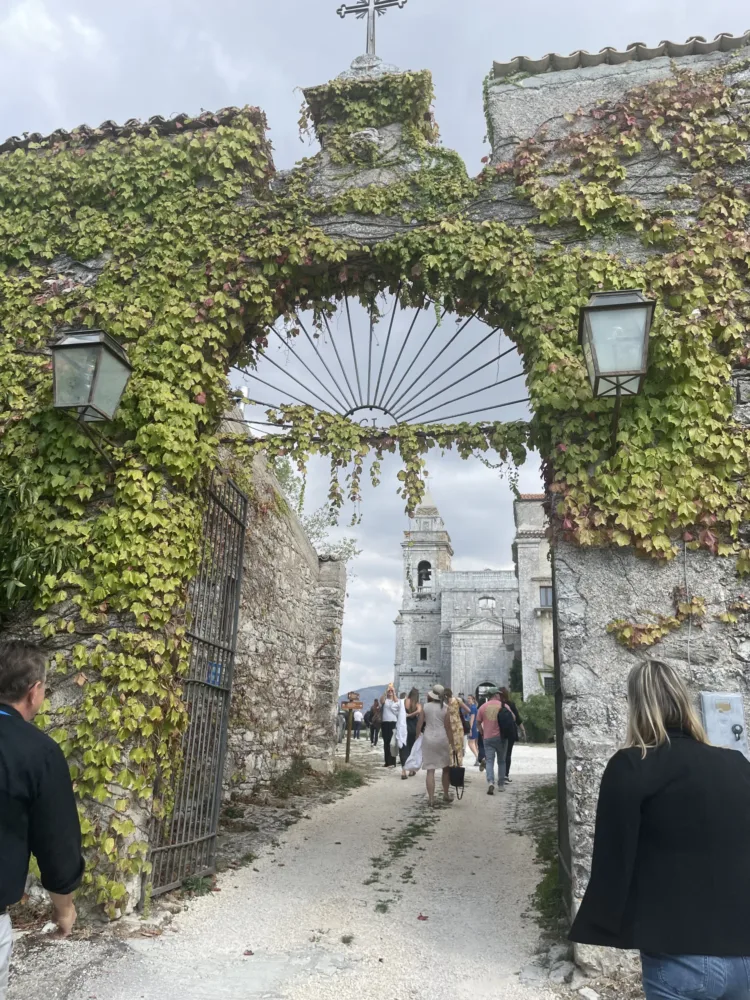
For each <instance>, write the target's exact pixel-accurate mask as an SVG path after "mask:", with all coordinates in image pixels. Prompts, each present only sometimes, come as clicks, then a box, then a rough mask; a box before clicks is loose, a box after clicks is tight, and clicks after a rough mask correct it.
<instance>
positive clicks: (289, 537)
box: [225, 457, 346, 792]
mask: <svg viewBox="0 0 750 1000" xmlns="http://www.w3.org/2000/svg"><path fill="white" fill-rule="evenodd" d="M253 488H254V492H255V498H254V499H255V510H256V514H255V517H254V523H253V524H252V526H251V530H249V531H248V533H247V537H246V543H245V564H244V572H243V580H242V597H241V604H240V619H239V633H238V638H237V655H236V659H235V673H234V687H233V691H232V704H231V709H230V719H229V740H228V752H227V762H226V767H225V788H226V789H227V790H236V791H241V792H249V791H252V790H253V789H254V788H255V787H256V786H257V785H258V784H259V783H260V782H264V781H268V780H269V779H270V778H272V777H273V775H274V774H279V773H282V772H283V771H286V770H287V769H288V768H289V766H290V764H291V763H292V760H293V759H294V758H295V757H303V758H304V759H305V760H307V761H308V762H309V763H310V764H311V766H312V767H314V768H315V769H316V770H319V771H330V770H332V768H333V754H334V749H335V735H334V734H335V721H334V720H335V714H336V704H337V701H338V693H339V692H338V684H339V668H340V662H341V627H342V623H343V618H344V597H345V590H346V567H345V565H344V563H342V562H339V561H338V560H336V559H330V558H320V557H319V556H318V554H317V552H316V551H315V550H314V549H313V547H312V545H311V544H310V542H309V540H308V538H307V536H306V535H305V533H304V530H303V529H302V526H301V525H300V523H299V521H298V520H297V518H296V516H295V515H294V512H293V511H291V510H290V509H289V507H288V506H287V504H286V502H285V501H284V499H283V496H282V494H281V490H280V487H279V485H278V483H277V481H276V479H275V477H274V476H273V475H272V473H271V472H270V470H269V469H268V467H267V465H266V464H265V461H264V460H263V459H262V458H260V457H258V458H256V459H255V462H254V465H253Z"/></svg>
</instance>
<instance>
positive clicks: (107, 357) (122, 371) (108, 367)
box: [89, 347, 130, 420]
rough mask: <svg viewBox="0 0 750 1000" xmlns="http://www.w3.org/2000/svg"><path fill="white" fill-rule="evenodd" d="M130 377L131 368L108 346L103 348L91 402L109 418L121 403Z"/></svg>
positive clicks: (110, 418)
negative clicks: (111, 351)
mask: <svg viewBox="0 0 750 1000" xmlns="http://www.w3.org/2000/svg"><path fill="white" fill-rule="evenodd" d="M129 378H130V368H129V367H128V366H127V365H125V364H123V362H122V361H121V360H120V358H118V357H117V356H116V355H114V354H112V353H110V351H109V350H108V349H107V348H106V347H104V348H102V349H101V356H100V358H99V367H98V369H97V372H96V382H95V383H94V392H93V396H92V398H91V402H92V404H93V405H94V406H95V407H96V408H97V410H99V411H100V412H101V413H103V414H105V415H106V416H107V418H108V419H109V420H112V418H113V417H114V415H115V413H116V411H117V407H118V406H119V405H120V399H121V397H122V394H123V392H124V391H125V386H126V385H127V383H128V379H129ZM89 419H91V418H89Z"/></svg>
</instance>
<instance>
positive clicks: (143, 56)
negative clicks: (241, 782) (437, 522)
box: [0, 0, 750, 690]
mask: <svg viewBox="0 0 750 1000" xmlns="http://www.w3.org/2000/svg"><path fill="white" fill-rule="evenodd" d="M339 4H340V0H210V2H208V0H128V2H127V3H125V2H121V0H107V2H105V3H102V2H101V0H0V134H2V135H3V136H8V135H20V134H21V133H23V132H36V131H38V132H43V133H44V132H50V131H53V130H54V129H55V128H59V127H65V128H71V127H73V126H75V125H78V124H81V123H82V122H86V123H87V124H90V125H97V124H99V123H100V122H102V121H105V120H107V119H113V120H115V121H124V120H126V119H128V118H148V117H150V116H151V115H155V114H161V115H164V116H169V115H172V114H176V113H179V112H182V111H184V112H187V113H196V112H198V111H200V109H202V108H204V109H209V110H216V109H218V108H221V107H225V106H227V105H243V104H257V105H259V106H261V107H262V108H263V109H264V110H265V111H266V113H267V115H268V118H269V124H270V126H271V138H272V140H273V143H274V147H275V158H276V164H277V166H278V167H279V168H288V167H291V166H292V165H293V164H294V162H295V160H296V159H298V158H299V157H301V156H303V155H308V154H309V152H310V149H309V147H306V146H304V145H302V144H301V143H300V141H299V137H298V134H297V124H296V123H297V119H298V117H299V113H298V112H299V105H300V101H301V95H300V93H299V91H298V90H297V88H298V87H301V86H309V85H313V84H318V83H322V82H324V81H325V80H328V79H330V78H331V77H333V76H335V75H337V74H338V73H339V72H340V71H341V70H343V69H345V68H346V67H347V66H348V64H349V63H350V62H351V60H352V58H353V57H354V56H356V55H358V54H360V53H361V52H362V51H363V49H364V42H365V34H364V27H363V24H362V22H359V21H355V20H354V19H353V18H349V19H347V21H346V22H342V21H341V20H340V19H339V18H338V17H337V16H336V8H337V7H338V6H339ZM748 27H750V15H748V5H747V0H713V2H712V3H710V4H709V3H706V2H705V0H620V2H619V3H617V4H614V5H613V4H609V3H601V2H600V0H567V2H565V3H560V2H559V0H525V2H524V3H520V4H514V3H503V2H501V0H408V4H407V7H406V8H405V9H404V10H401V11H399V10H397V9H396V10H393V11H391V12H389V13H388V14H387V16H386V17H384V18H381V19H380V21H379V23H378V51H379V54H380V55H382V56H383V58H384V59H386V60H387V61H388V62H391V63H395V64H396V65H398V66H400V67H401V68H404V69H429V70H431V71H432V73H433V74H434V77H435V83H436V90H437V102H436V113H437V118H438V121H439V124H440V127H441V131H442V137H443V142H444V143H445V145H446V146H449V147H452V148H454V149H456V150H458V151H459V152H460V153H461V155H462V156H463V157H464V159H465V161H466V163H467V166H468V168H469V171H470V172H472V173H476V172H478V171H479V169H480V160H481V157H482V156H483V155H484V154H485V152H486V147H485V146H484V145H483V137H484V134H485V125H484V118H483V113H482V97H481V95H482V79H483V77H484V76H485V75H486V73H487V72H488V71H489V69H490V68H491V66H492V61H493V59H498V60H506V59H509V58H511V57H513V56H515V55H528V56H531V57H539V56H541V55H544V54H545V53H546V52H549V51H557V52H560V53H568V52H571V51H574V50H575V49H579V48H585V49H588V50H590V51H597V50H598V49H600V48H602V47H603V46H605V45H614V46H616V47H618V48H624V47H625V46H626V45H627V44H628V43H630V42H634V41H640V42H646V43H649V44H654V43H657V42H659V41H660V40H662V39H667V38H668V39H671V40H674V41H683V40H684V39H686V38H688V37H689V36H690V35H703V36H705V37H708V38H712V37H713V36H714V35H715V34H717V33H718V32H721V31H729V32H731V33H733V34H740V33H741V32H743V31H745V30H746V29H747V28H748ZM508 398H515V397H508ZM383 471H384V475H383V485H382V486H381V487H380V488H379V489H378V490H377V491H372V490H367V491H366V493H365V498H364V503H363V505H362V511H361V513H362V517H363V520H362V523H361V524H360V526H359V527H358V528H357V529H356V534H357V536H358V539H359V544H360V547H361V548H362V549H363V553H362V555H361V556H360V557H359V559H358V560H357V562H356V564H355V566H354V572H355V574H356V575H355V578H354V579H353V580H352V581H351V584H350V588H349V600H348V605H347V620H346V626H345V649H344V668H343V676H342V685H341V686H342V690H347V689H348V688H352V687H358V686H365V685H367V684H374V683H378V682H380V681H385V680H386V679H388V678H389V677H390V676H391V672H392V665H393V625H392V623H393V619H394V617H395V614H396V612H397V609H398V606H399V600H400V588H401V549H400V541H401V539H402V532H403V531H404V529H405V528H406V527H407V524H406V518H405V515H404V513H403V503H402V501H401V500H400V499H399V498H398V497H397V496H396V492H395V490H396V484H395V473H396V471H397V466H396V465H395V464H394V463H386V465H385V467H384V470H383ZM430 471H431V473H432V476H433V487H432V489H433V495H434V497H435V499H436V501H437V503H438V505H439V507H440V509H441V512H442V514H443V517H444V518H445V521H446V523H447V526H448V529H449V531H450V532H451V535H452V537H453V545H454V549H455V550H456V559H455V563H454V565H455V567H456V568H458V569H482V568H484V567H485V566H490V567H493V568H504V567H507V566H509V565H510V559H511V556H510V545H511V541H512V535H513V528H512V524H513V512H512V500H511V494H510V490H509V488H508V486H507V484H505V483H504V482H502V481H501V480H500V479H499V478H498V476H497V474H496V473H494V472H492V471H490V470H488V469H486V468H485V467H484V466H482V465H481V464H480V463H479V462H478V461H471V462H468V463H462V462H461V461H460V460H459V459H457V458H456V457H455V456H452V457H451V456H448V457H445V458H441V457H440V456H434V457H433V461H432V462H431V470H430ZM310 480H311V481H310V490H309V494H310V497H311V502H313V503H314V502H315V500H316V498H317V499H318V500H319V501H320V502H322V499H323V498H324V496H325V492H326V479H325V469H322V468H320V467H319V466H316V467H315V468H313V469H312V470H311V477H310ZM538 486H539V481H538V473H537V466H536V463H534V462H530V463H529V465H528V467H527V468H525V469H523V470H521V487H522V489H523V490H526V491H536V490H537V489H538ZM350 514H351V512H349V515H350ZM345 519H346V518H345Z"/></svg>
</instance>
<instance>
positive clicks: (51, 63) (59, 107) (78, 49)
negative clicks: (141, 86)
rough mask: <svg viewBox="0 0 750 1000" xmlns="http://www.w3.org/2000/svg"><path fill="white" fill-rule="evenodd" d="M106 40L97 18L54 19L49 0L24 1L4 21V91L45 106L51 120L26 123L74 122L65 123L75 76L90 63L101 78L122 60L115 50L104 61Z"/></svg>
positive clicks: (0, 70) (0, 79) (0, 31)
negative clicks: (67, 98)
mask: <svg viewBox="0 0 750 1000" xmlns="http://www.w3.org/2000/svg"><path fill="white" fill-rule="evenodd" d="M52 10H53V11H54V7H53V8H52ZM105 41H106V39H105V36H104V34H103V33H102V32H101V31H100V30H99V29H98V28H97V27H96V26H95V25H94V24H93V22H91V21H89V20H87V19H86V18H84V17H81V16H80V15H79V14H76V13H72V12H69V13H67V14H61V15H59V16H57V17H55V16H53V13H51V12H50V8H49V7H48V6H47V4H45V2H44V0H19V2H17V3H14V4H12V6H11V7H10V9H9V10H8V13H7V14H6V15H5V17H3V18H2V19H0V94H1V93H3V92H5V93H13V94H14V96H15V98H16V100H17V99H18V97H19V95H23V98H24V99H25V100H26V101H27V102H28V103H36V104H40V105H41V106H42V108H44V109H45V111H46V121H45V122H40V121H36V122H29V123H28V124H26V123H24V124H25V125H26V127H28V128H29V129H31V128H36V129H38V130H39V131H44V130H46V129H52V128H56V127H58V126H60V125H62V124H69V123H66V122H64V119H65V91H66V86H70V85H71V84H72V85H73V86H75V84H76V82H77V76H76V74H81V73H83V72H85V68H86V67H87V66H89V67H91V66H93V67H95V69H96V72H97V74H98V75H99V76H100V77H101V74H102V73H105V72H106V73H107V74H110V73H111V72H112V70H113V68H114V66H115V65H116V63H117V55H116V53H114V52H107V53H106V60H105V59H104V54H105V53H104V50H105ZM33 98H36V101H34V100H33ZM2 106H3V102H2V98H0V109H2ZM78 120H79V121H80V119H78Z"/></svg>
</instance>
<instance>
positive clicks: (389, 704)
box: [383, 698, 401, 722]
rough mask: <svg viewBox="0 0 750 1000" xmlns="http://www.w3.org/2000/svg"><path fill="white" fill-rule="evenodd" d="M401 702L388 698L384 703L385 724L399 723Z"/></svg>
mask: <svg viewBox="0 0 750 1000" xmlns="http://www.w3.org/2000/svg"><path fill="white" fill-rule="evenodd" d="M400 704H401V702H400V701H391V699H390V698H386V699H385V701H384V702H383V722H398V708H399V705H400Z"/></svg>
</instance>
